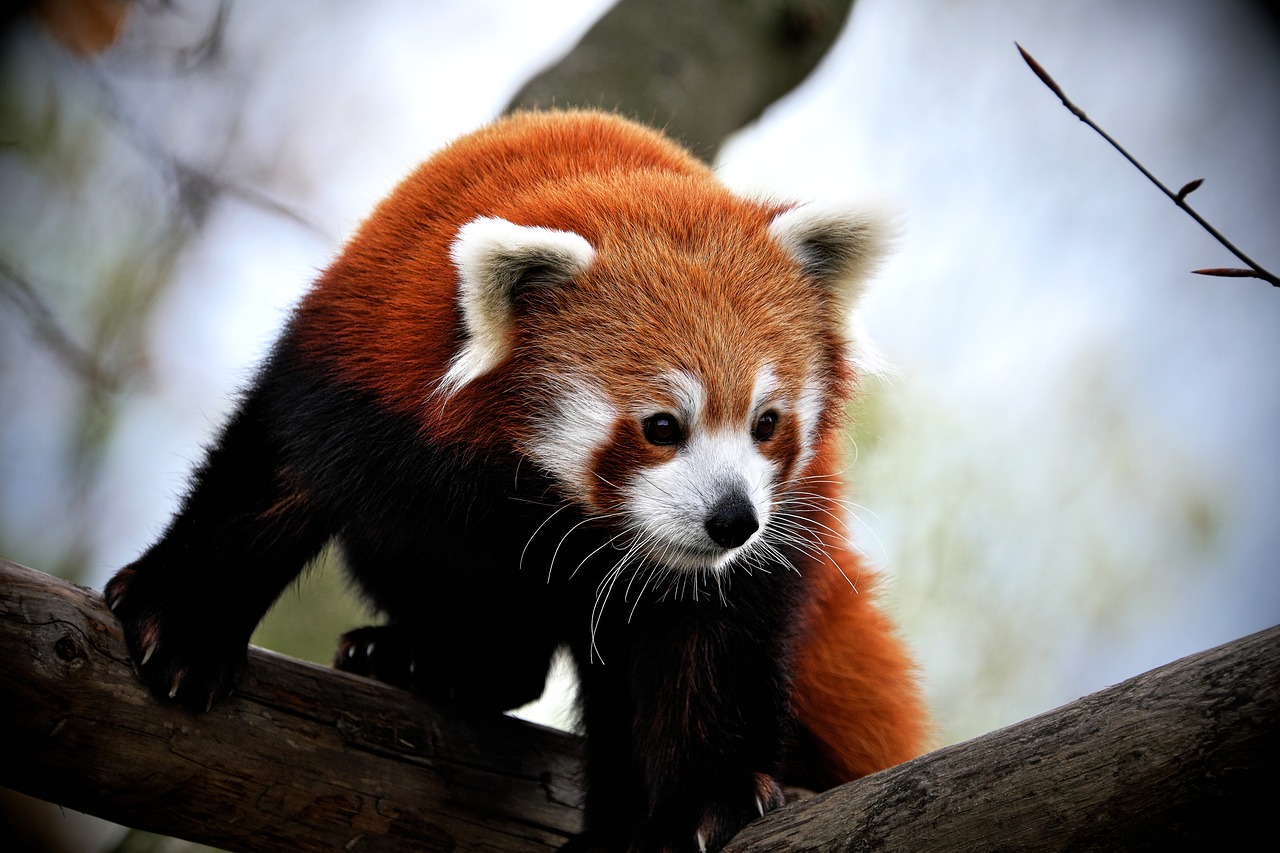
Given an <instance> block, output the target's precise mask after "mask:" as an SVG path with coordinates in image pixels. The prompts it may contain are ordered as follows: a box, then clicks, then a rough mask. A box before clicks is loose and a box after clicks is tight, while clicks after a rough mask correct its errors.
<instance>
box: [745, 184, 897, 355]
mask: <svg viewBox="0 0 1280 853" xmlns="http://www.w3.org/2000/svg"><path fill="white" fill-rule="evenodd" d="M896 231H897V228H896V225H895V217H894V216H893V215H892V214H891V213H889V212H888V211H887V210H885V209H878V208H876V207H862V208H844V207H840V208H837V207H826V206H822V205H818V204H804V205H799V206H797V207H793V208H790V209H789V210H785V211H783V212H782V213H779V214H778V215H777V216H775V217H774V218H773V221H772V222H771V223H770V224H769V233H770V235H771V236H772V237H773V238H774V239H775V240H777V241H778V242H779V243H781V244H782V247H783V248H784V249H786V250H787V252H788V253H789V254H790V255H791V256H792V257H793V258H794V259H795V260H796V262H797V263H799V264H800V266H801V268H802V269H803V270H804V271H805V273H807V274H808V275H809V276H811V277H812V278H814V279H815V280H817V281H819V282H821V283H822V284H823V285H825V286H826V287H827V288H828V289H829V291H830V292H831V294H832V296H833V297H835V303H836V306H837V311H838V312H839V313H840V314H841V316H843V317H844V318H845V319H846V320H847V322H848V328H847V336H848V339H849V344H850V357H851V359H852V360H853V362H854V364H855V366H856V367H857V368H858V370H859V371H860V372H863V373H884V372H887V370H888V368H887V364H886V363H885V362H884V360H883V358H881V356H880V355H879V353H878V351H877V350H876V348H875V346H874V345H873V344H872V343H871V342H870V341H869V340H868V339H867V336H866V333H865V331H864V330H863V327H862V322H861V320H860V318H859V317H858V302H859V301H860V300H861V299H862V296H863V294H865V293H866V290H867V284H868V282H869V280H870V278H871V276H872V275H873V274H874V273H875V271H876V268H877V267H878V266H879V265H880V263H881V261H882V260H883V259H884V258H885V256H886V255H888V253H889V249H890V248H891V247H892V244H893V240H894V237H895V235H896Z"/></svg>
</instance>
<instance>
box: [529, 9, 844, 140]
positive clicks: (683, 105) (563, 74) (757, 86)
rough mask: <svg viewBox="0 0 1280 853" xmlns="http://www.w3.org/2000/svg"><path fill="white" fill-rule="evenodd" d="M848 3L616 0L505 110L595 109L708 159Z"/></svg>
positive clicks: (831, 37)
mask: <svg viewBox="0 0 1280 853" xmlns="http://www.w3.org/2000/svg"><path fill="white" fill-rule="evenodd" d="M852 5H853V0H697V2H690V0H622V2H620V3H618V4H617V5H616V6H614V7H613V8H612V9H611V10H610V11H609V12H608V13H606V14H605V15H604V17H602V18H601V19H600V20H599V21H597V22H596V24H595V26H593V27H592V28H591V29H590V30H589V31H588V32H587V34H586V35H584V36H583V37H582V40H581V41H579V42H578V44H577V46H576V47H574V49H573V50H572V51H571V52H570V53H569V54H568V55H567V56H565V57H564V58H563V59H562V60H561V61H560V62H558V63H557V64H555V65H553V66H552V67H551V68H548V69H547V70H545V71H543V72H542V73H540V74H538V75H537V76H535V77H534V78H533V79H532V80H530V81H529V82H528V83H526V84H525V85H524V87H523V88H522V89H521V90H520V91H519V93H517V94H516V96H515V97H514V98H513V99H512V101H511V104H510V105H509V106H508V110H513V109H534V108H542V109H546V108H548V107H600V108H602V109H606V110H617V111H619V112H621V113H623V114H624V115H627V116H630V117H631V118H635V119H638V120H640V121H642V122H645V123H647V124H650V125H652V126H654V127H658V128H662V129H664V130H666V131H667V132H668V133H669V134H671V135H672V136H673V137H675V138H676V139H678V140H680V141H682V142H683V143H684V144H685V145H687V146H689V147H690V148H691V149H692V150H693V152H694V153H695V154H697V155H698V156H699V157H702V158H703V159H705V160H707V161H710V160H711V159H713V158H714V157H715V154H716V151H718V150H719V148H720V145H721V144H722V143H723V142H724V140H725V137H727V136H728V135H729V134H730V133H732V132H734V131H735V130H737V129H738V128H740V127H742V126H743V125H745V124H747V123H748V122H751V121H753V120H755V119H756V118H757V117H758V116H759V115H760V114H761V113H762V112H763V111H764V109H765V108H766V107H768V106H769V105H770V104H772V103H773V102H774V101H776V100H777V99H778V98H781V97H782V96H783V95H785V94H786V93H787V92H790V91H791V90H792V89H794V88H795V87H796V86H798V85H799V84H800V82H801V81H803V80H804V79H805V78H806V77H807V76H808V75H809V72H810V71H812V70H813V69H814V67H815V66H817V64H818V61H819V60H821V59H822V57H823V56H824V55H825V54H826V52H827V50H828V49H829V48H830V47H831V45H832V44H833V43H834V42H835V40H836V37H837V36H838V35H839V34H840V31H841V29H842V28H843V26H844V22H845V20H846V19H847V18H848V16H849V9H850V7H851V6H852Z"/></svg>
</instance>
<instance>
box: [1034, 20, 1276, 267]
mask: <svg viewBox="0 0 1280 853" xmlns="http://www.w3.org/2000/svg"><path fill="white" fill-rule="evenodd" d="M1014 45H1015V46H1016V47H1017V48H1018V53H1020V54H1022V58H1023V60H1024V61H1026V63H1027V65H1028V66H1029V67H1030V68H1031V70H1032V71H1033V72H1035V75H1036V76H1037V77H1039V78H1040V82H1042V83H1044V84H1045V85H1046V86H1048V87H1049V91H1051V92H1053V94H1055V95H1057V96H1058V99H1059V100H1060V101H1062V105H1063V106H1064V107H1066V108H1067V109H1068V110H1070V111H1071V114H1072V115H1074V116H1075V117H1076V118H1078V119H1080V121H1082V122H1084V123H1085V124H1087V125H1089V127H1091V128H1092V129H1093V130H1094V132H1095V133H1097V134H1098V135H1099V136H1101V137H1102V138H1103V139H1105V140H1106V141H1107V142H1108V143H1109V144H1110V145H1111V147H1112V148H1114V149H1116V150H1117V151H1119V152H1120V154H1121V156H1123V157H1124V158H1125V159H1126V160H1128V161H1129V162H1130V163H1132V164H1133V165H1134V168H1136V169H1137V170H1138V171H1139V172H1141V173H1142V174H1143V175H1145V176H1146V177H1147V180H1149V181H1151V183H1153V184H1155V185H1156V186H1157V187H1159V188H1160V191H1161V192H1163V193H1164V194H1165V195H1167V196H1168V197H1169V198H1170V199H1171V200H1172V201H1173V203H1174V204H1176V205H1177V206H1178V207H1180V208H1182V209H1183V210H1184V211H1185V212H1186V214H1187V215H1188V216H1190V217H1191V218H1192V219H1194V220H1195V221H1196V222H1198V223H1199V224H1200V227H1201V228H1203V229H1204V230H1205V231H1208V232H1209V234H1210V235H1211V236H1212V237H1213V238H1214V239H1215V240H1217V241H1218V242H1219V243H1221V244H1222V245H1223V246H1225V247H1226V248H1227V251H1229V252H1231V254H1233V255H1235V256H1236V257H1237V258H1239V259H1240V260H1241V261H1243V262H1244V263H1245V264H1247V265H1248V266H1249V269H1247V270H1246V269H1223V268H1217V267H1215V268H1210V269H1198V270H1192V272H1194V273H1197V274H1199V275H1213V276H1223V277H1227V278H1260V279H1262V280H1263V281H1265V282H1269V283H1270V284H1271V286H1272V287H1280V278H1277V277H1276V276H1275V274H1274V273H1271V272H1268V271H1267V270H1265V269H1263V268H1262V267H1261V266H1259V265H1258V264H1257V263H1256V262H1254V260H1253V259H1252V258H1250V257H1249V256H1248V255H1246V254H1245V253H1244V252H1242V251H1240V250H1239V249H1237V248H1236V247H1235V245H1234V244H1232V242H1231V241H1230V240H1228V239H1227V238H1226V237H1224V236H1223V235H1222V233H1221V232H1219V231H1218V229H1216V228H1214V227H1213V226H1212V225H1210V224H1209V223H1208V222H1207V221H1205V218H1204V217H1203V216H1201V215H1200V214H1199V213H1197V212H1196V211H1195V210H1194V209H1193V208H1192V207H1191V205H1189V204H1187V196H1188V195H1190V194H1191V193H1193V192H1195V191H1196V190H1197V189H1199V188H1200V185H1201V184H1202V183H1204V179H1203V178H1196V179H1195V180H1193V181H1188V182H1187V183H1186V184H1184V185H1183V187H1182V189H1180V190H1178V191H1177V192H1174V191H1173V190H1171V189H1169V188H1168V187H1167V186H1165V185H1164V184H1163V183H1162V182H1161V181H1160V179H1159V178H1157V177H1156V176H1155V175H1153V174H1151V172H1150V171H1149V170H1148V169H1147V168H1146V167H1145V166H1143V165H1142V164H1141V163H1139V162H1138V161H1137V159H1136V158H1134V156H1133V155H1132V154H1130V153H1129V152H1128V151H1126V150H1125V149H1124V146H1122V145H1121V144H1120V143H1119V142H1116V141H1115V139H1113V138H1112V137H1111V134H1109V133H1107V132H1106V131H1105V130H1103V129H1102V128H1101V127H1099V126H1098V124H1097V123H1096V122H1095V121H1094V120H1093V119H1091V118H1089V117H1088V116H1087V115H1085V113H1084V110H1082V109H1080V108H1079V107H1078V106H1076V105H1075V104H1074V103H1072V102H1071V99H1070V98H1068V97H1067V95H1066V93H1065V92H1063V91H1062V87H1060V86H1059V85H1058V84H1057V83H1056V82H1055V81H1054V79H1053V78H1052V77H1050V76H1049V72H1047V71H1045V70H1044V66H1042V65H1041V64H1040V63H1039V62H1037V61H1036V60H1035V58H1034V57H1033V56H1032V55H1031V54H1029V53H1027V52H1026V51H1025V50H1024V49H1023V48H1022V45H1020V44H1018V43H1017V42H1014Z"/></svg>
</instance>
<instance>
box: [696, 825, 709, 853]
mask: <svg viewBox="0 0 1280 853" xmlns="http://www.w3.org/2000/svg"><path fill="white" fill-rule="evenodd" d="M696 837H697V839H698V853H707V836H706V835H704V834H703V833H702V830H701V829H699V830H698V834H697V836H696Z"/></svg>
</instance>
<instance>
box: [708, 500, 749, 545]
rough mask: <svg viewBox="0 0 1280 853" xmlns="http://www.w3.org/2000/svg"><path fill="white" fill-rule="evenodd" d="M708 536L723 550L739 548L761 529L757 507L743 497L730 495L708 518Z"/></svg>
mask: <svg viewBox="0 0 1280 853" xmlns="http://www.w3.org/2000/svg"><path fill="white" fill-rule="evenodd" d="M706 527H707V535H708V536H710V537H711V541H713V542H715V543H716V544H717V545H719V546H720V547H721V548H737V547H738V546H739V545H741V544H742V543H743V542H746V541H747V540H748V539H750V538H751V534H752V533H755V532H756V531H757V530H759V529H760V522H759V521H757V520H756V510H755V507H753V506H752V505H751V501H749V500H748V499H747V498H746V497H745V496H743V495H730V496H729V497H727V498H725V499H724V500H722V501H721V502H720V503H719V504H717V505H716V507H715V509H713V510H711V514H710V515H708V516H707V521H706Z"/></svg>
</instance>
